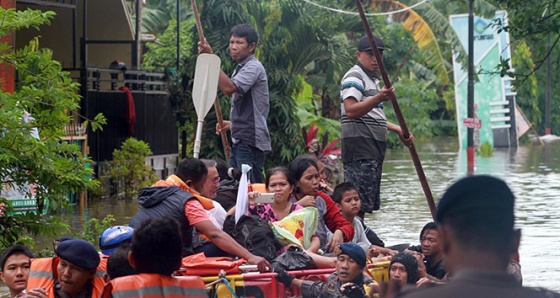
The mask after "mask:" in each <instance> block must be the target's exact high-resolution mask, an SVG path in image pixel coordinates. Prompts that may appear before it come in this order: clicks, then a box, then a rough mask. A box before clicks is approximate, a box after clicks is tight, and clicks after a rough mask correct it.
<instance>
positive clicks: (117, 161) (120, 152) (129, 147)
mask: <svg viewBox="0 0 560 298" xmlns="http://www.w3.org/2000/svg"><path fill="white" fill-rule="evenodd" d="M151 154H152V150H150V146H149V145H148V144H147V143H146V142H144V141H140V140H137V139H135V138H128V139H127V140H126V141H125V142H124V143H123V144H122V146H121V149H115V151H113V160H112V161H110V162H109V167H108V170H107V171H106V172H105V173H104V175H105V176H104V178H103V179H102V180H106V179H108V180H109V181H110V182H111V183H113V184H116V185H117V189H119V190H120V189H121V188H122V189H123V192H124V197H125V199H128V198H132V197H133V196H135V195H136V194H137V193H138V190H139V189H140V188H142V187H146V186H150V185H152V184H153V183H154V182H155V181H157V179H158V177H157V175H156V173H155V172H154V171H153V169H152V167H151V166H148V165H146V157H147V156H148V155H151ZM104 184H105V183H104ZM119 185H120V186H119Z"/></svg>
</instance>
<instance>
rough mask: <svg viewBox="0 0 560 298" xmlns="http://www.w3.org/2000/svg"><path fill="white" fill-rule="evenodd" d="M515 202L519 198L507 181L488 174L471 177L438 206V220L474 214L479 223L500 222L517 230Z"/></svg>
mask: <svg viewBox="0 0 560 298" xmlns="http://www.w3.org/2000/svg"><path fill="white" fill-rule="evenodd" d="M514 201H515V196H514V195H513V193H512V192H511V189H510V188H509V187H508V185H507V184H506V183H505V182H504V181H503V180H500V179H498V178H495V177H492V176H488V175H476V176H468V177H466V178H462V179H460V180H458V181H457V182H455V183H454V184H453V185H451V187H449V188H448V189H447V191H445V194H444V195H443V197H442V198H441V200H440V201H439V204H438V210H437V221H438V222H442V221H443V220H444V219H445V218H448V217H452V216H453V215H457V214H462V215H470V214H472V215H473V218H476V219H477V220H489V219H492V220H494V221H495V220H496V219H500V223H502V224H506V225H507V227H509V226H511V228H512V229H513V223H514ZM482 211H484V212H482ZM485 217H489V218H485ZM490 217H491V218H490Z"/></svg>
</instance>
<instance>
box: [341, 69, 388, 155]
mask: <svg viewBox="0 0 560 298" xmlns="http://www.w3.org/2000/svg"><path fill="white" fill-rule="evenodd" d="M379 90H380V87H379V80H378V79H375V78H370V77H368V75H367V74H366V72H364V70H363V69H362V67H360V66H359V65H354V66H353V67H352V68H351V69H350V70H349V71H348V72H347V73H346V74H345V75H344V78H343V79H342V83H341V84H340V102H341V105H340V106H341V107H340V109H341V121H342V125H341V130H342V133H341V135H342V140H341V141H342V162H351V161H358V160H364V159H373V160H378V161H380V162H383V159H384V158H385V150H386V148H387V118H386V117H385V113H384V112H383V107H382V105H380V106H377V107H375V108H373V109H371V111H369V112H368V113H367V114H365V115H363V116H362V117H359V118H357V119H350V118H348V117H347V116H346V110H345V109H344V100H346V99H349V98H353V99H355V100H357V101H358V102H362V101H364V100H365V99H366V98H367V97H370V96H374V95H376V94H377V93H379Z"/></svg>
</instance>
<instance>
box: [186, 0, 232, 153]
mask: <svg viewBox="0 0 560 298" xmlns="http://www.w3.org/2000/svg"><path fill="white" fill-rule="evenodd" d="M191 5H192V7H193V12H194V19H195V21H196V30H197V31H198V37H200V41H201V42H205V41H206V39H205V38H204V31H202V24H201V22H200V16H199V15H198V8H197V7H196V0H191ZM214 109H215V110H216V118H218V125H220V127H223V126H224V118H223V116H222V109H221V108H220V101H219V100H218V96H216V98H215V99H214ZM220 136H221V137H222V144H223V145H224V154H225V155H226V162H229V156H230V151H229V150H230V148H229V143H228V140H227V133H226V131H225V130H223V129H222V130H221V132H220Z"/></svg>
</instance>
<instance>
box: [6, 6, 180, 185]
mask: <svg viewBox="0 0 560 298" xmlns="http://www.w3.org/2000/svg"><path fill="white" fill-rule="evenodd" d="M140 2H141V0H0V5H1V6H2V7H3V8H5V9H6V8H15V9H17V10H24V9H28V8H31V9H38V10H42V11H54V12H56V16H55V17H54V19H53V20H52V21H51V24H50V25H45V26H42V27H41V28H40V31H37V30H35V29H25V30H21V31H18V32H17V34H14V35H13V36H12V38H11V39H7V40H5V41H9V42H11V43H12V45H13V46H15V47H16V48H21V47H23V46H25V45H27V44H28V43H29V41H30V40H31V39H32V38H35V37H37V36H40V39H39V44H40V46H41V47H42V48H49V49H51V50H52V53H53V58H54V59H55V60H57V61H59V62H60V63H61V64H62V67H63V68H64V70H66V71H68V72H69V73H70V74H71V76H72V78H73V79H74V80H76V81H79V82H80V84H81V90H80V93H81V96H82V101H81V110H80V114H81V115H83V116H84V117H86V118H90V119H91V118H93V117H94V116H95V115H96V114H98V113H103V114H104V115H105V117H106V118H107V125H106V126H104V128H103V131H95V132H93V131H91V129H90V128H88V129H87V130H86V129H83V128H82V126H81V123H82V122H83V120H81V119H80V118H76V119H75V121H74V123H72V124H71V125H69V126H68V127H67V129H66V134H67V135H66V137H65V138H64V139H65V140H67V141H71V142H79V143H80V144H81V145H82V149H83V150H82V151H83V153H84V154H88V155H89V156H90V157H91V158H92V159H93V161H94V166H95V169H96V172H98V173H99V171H100V170H102V169H103V166H104V164H105V162H106V161H109V160H111V158H112V152H113V150H114V149H116V148H119V147H120V146H121V144H122V143H123V142H124V141H125V140H126V139H127V138H128V137H134V138H137V139H139V140H143V141H145V142H147V143H148V144H149V145H150V148H151V150H152V152H153V156H150V157H149V158H148V159H147V161H146V162H147V163H148V164H151V165H153V166H154V169H155V170H156V171H157V172H158V174H159V175H160V176H166V175H168V174H169V173H171V172H173V171H174V169H175V165H176V162H177V156H178V154H177V153H178V147H179V144H178V143H179V141H178V128H177V125H176V117H175V115H174V113H173V111H172V108H171V105H170V102H169V94H168V92H167V90H166V86H167V84H166V82H165V78H164V75H163V74H162V73H150V72H146V71H143V70H141V69H140V67H139V65H140V56H141V53H140V51H141V49H142V40H141V34H140V32H139V31H140V30H139V27H140V23H139V22H137V21H136V20H137V18H136V16H137V15H138V14H139V12H140V11H141V3H140ZM0 77H1V78H2V79H4V85H3V86H2V88H3V89H4V90H5V91H13V90H14V89H13V88H14V78H15V75H14V73H13V70H12V71H10V70H9V68H6V67H4V66H2V68H1V69H0Z"/></svg>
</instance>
